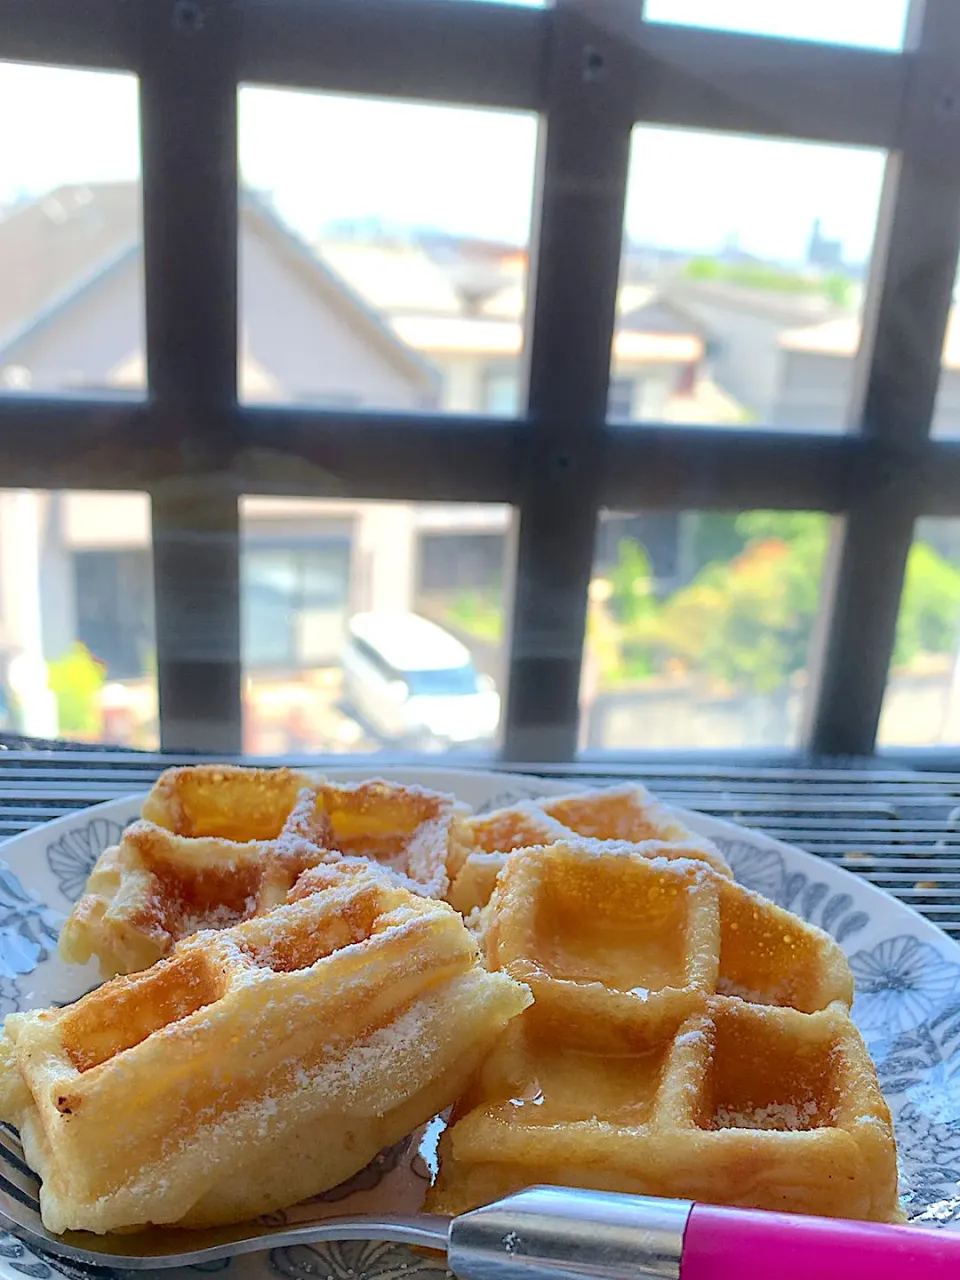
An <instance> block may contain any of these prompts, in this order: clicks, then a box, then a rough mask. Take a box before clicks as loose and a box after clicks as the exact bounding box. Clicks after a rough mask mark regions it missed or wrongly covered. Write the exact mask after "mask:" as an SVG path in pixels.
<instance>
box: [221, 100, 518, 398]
mask: <svg viewBox="0 0 960 1280" xmlns="http://www.w3.org/2000/svg"><path fill="white" fill-rule="evenodd" d="M535 144H536V123H535V121H534V119H533V118H532V117H530V116H522V115H516V114H508V113H506V112H494V111H470V110H465V109H463V108H454V107H435V106H420V105H414V104H410V103H396V102H382V101H375V100H371V99H358V98H340V97H333V96H330V95H326V94H318V93H292V92H290V91H288V90H280V89H263V88H253V87H245V88H244V89H242V90H241V93H240V163H241V174H242V179H243V187H242V190H241V196H240V315H241V325H240V347H239V353H238V354H239V374H238V376H239V380H240V394H241V398H242V399H244V400H249V401H252V402H268V403H269V402H277V403H282V402H284V401H288V400H291V399H296V400H300V401H304V400H310V401H311V402H312V403H314V404H315V405H317V406H318V407H327V408H331V409H333V408H358V409H392V410H396V411H397V412H398V413H400V412H405V413H410V412H416V411H420V412H424V411H428V412H440V411H442V410H447V411H450V412H455V413H483V412H493V413H497V414H506V415H510V414H513V413H516V412H517V408H518V404H517V368H518V362H519V358H520V352H521V347H522V333H523V322H524V311H525V307H526V280H527V250H528V246H529V237H530V208H531V200H532V190H533V168H534V148H535ZM305 155H309V156H310V158H311V159H310V163H309V164H304V156H305ZM491 358H496V359H497V360H498V361H499V366H498V367H499V373H498V375H497V376H498V379H499V380H498V382H497V383H496V384H495V386H494V389H493V390H492V391H489V390H488V383H487V369H488V367H489V364H490V361H491ZM488 394H493V395H494V396H495V404H494V405H488V404H487V398H488Z"/></svg>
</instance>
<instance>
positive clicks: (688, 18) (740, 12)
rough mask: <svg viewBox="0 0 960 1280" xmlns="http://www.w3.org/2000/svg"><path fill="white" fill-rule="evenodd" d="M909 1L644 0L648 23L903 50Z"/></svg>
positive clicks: (644, 12) (644, 10) (644, 13)
mask: <svg viewBox="0 0 960 1280" xmlns="http://www.w3.org/2000/svg"><path fill="white" fill-rule="evenodd" d="M908 2H909V0H868V3H866V4H864V3H863V0H807V3H806V4H784V3H782V2H781V3H776V0H774V3H771V2H770V0H644V6H643V16H644V17H645V18H646V19H647V20H648V21H649V22H676V23H683V24H684V25H685V26H694V27H714V28H718V29H719V30H721V31H742V32H745V33H747V34H749V35H764V36H788V37H793V38H794V39H797V40H822V41H828V42H833V43H836V44H851V45H862V46H863V47H864V48H873V49H899V48H900V47H901V45H902V44H903V30H904V24H905V22H906V17H907V5H908Z"/></svg>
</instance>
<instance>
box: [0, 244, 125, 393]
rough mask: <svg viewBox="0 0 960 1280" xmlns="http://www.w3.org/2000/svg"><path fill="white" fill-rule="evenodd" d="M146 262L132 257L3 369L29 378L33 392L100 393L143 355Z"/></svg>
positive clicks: (41, 331) (26, 342)
mask: <svg viewBox="0 0 960 1280" xmlns="http://www.w3.org/2000/svg"><path fill="white" fill-rule="evenodd" d="M143 305H144V304H143V261H142V259H141V258H140V257H139V255H138V256H135V257H132V258H131V259H130V260H129V261H127V262H125V263H124V264H123V265H122V266H120V267H117V269H116V270H115V271H113V272H111V273H110V274H109V275H107V276H105V277H104V279H103V280H102V281H101V282H100V283H99V284H98V286H97V287H96V288H95V289H90V290H89V291H88V292H87V293H85V294H83V295H82V297H81V298H80V299H78V300H77V302H76V305H74V306H71V307H69V308H65V309H64V310H63V311H62V312H61V313H60V314H59V315H57V316H56V317H54V318H53V319H51V320H50V322H49V323H47V324H45V325H44V326H43V327H42V328H39V329H37V331H36V332H35V333H34V334H32V335H31V336H30V337H28V338H27V339H25V340H24V341H23V342H21V343H18V344H17V345H16V347H14V348H13V349H12V351H11V352H10V354H9V355H8V356H6V357H5V363H6V364H10V365H22V366H23V367H25V368H26V369H27V370H29V372H30V388H29V389H30V390H31V391H34V392H36V391H65V390H79V389H81V388H84V387H87V388H91V387H92V388H102V387H104V386H106V385H107V384H108V383H109V382H110V380H111V377H110V375H111V373H112V371H113V369H114V368H115V367H116V366H117V365H118V364H120V363H121V361H124V360H126V359H128V358H129V357H130V356H131V355H133V354H134V353H135V352H138V351H142V350H143V349H144V315H143Z"/></svg>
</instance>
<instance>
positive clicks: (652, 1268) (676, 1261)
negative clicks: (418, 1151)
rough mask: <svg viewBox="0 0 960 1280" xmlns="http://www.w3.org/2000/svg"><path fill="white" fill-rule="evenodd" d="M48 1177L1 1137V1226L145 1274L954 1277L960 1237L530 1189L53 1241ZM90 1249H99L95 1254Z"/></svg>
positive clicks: (677, 1279) (705, 1279) (599, 1279)
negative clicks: (206, 1269)
mask: <svg viewBox="0 0 960 1280" xmlns="http://www.w3.org/2000/svg"><path fill="white" fill-rule="evenodd" d="M39 1187H40V1183H39V1180H38V1179H37V1177H36V1175H35V1174H34V1173H33V1171H32V1170H31V1169H30V1167H29V1165H28V1164H27V1163H26V1161H25V1160H24V1158H23V1151H22V1148H21V1147H20V1144H19V1140H18V1138H17V1137H16V1135H15V1133H12V1132H11V1131H10V1130H9V1129H7V1128H3V1129H0V1223H2V1219H3V1218H5V1219H6V1220H7V1221H6V1223H5V1224H3V1225H6V1227H7V1229H8V1230H9V1231H10V1232H11V1233H13V1234H14V1235H16V1236H18V1237H20V1238H21V1239H23V1240H24V1241H26V1242H27V1243H28V1244H29V1245H30V1246H31V1247H33V1248H34V1249H37V1250H39V1251H41V1252H43V1253H47V1254H49V1255H51V1256H53V1257H61V1258H69V1259H71V1260H73V1261H75V1262H83V1263H88V1264H94V1265H100V1266H110V1267H115V1268H116V1267H119V1268H121V1269H123V1270H131V1271H142V1270H153V1269H160V1268H167V1267H185V1266H192V1265H196V1264H197V1263H203V1262H212V1261H214V1260H216V1259H217V1258H229V1257H234V1256H236V1255H238V1254H242V1253H254V1252H257V1251H259V1250H264V1249H272V1248H277V1247H280V1246H288V1245H294V1244H316V1243H318V1242H320V1241H322V1240H389V1241H393V1242H395V1243H398V1244H415V1245H424V1246H426V1247H427V1248H430V1249H437V1250H439V1251H440V1252H443V1253H445V1254H446V1258H447V1266H448V1267H449V1268H450V1270H451V1271H452V1272H454V1273H455V1274H456V1275H458V1276H460V1277H462V1278H463V1280H574V1277H576V1278H577V1280H624V1277H630V1280H735V1277H742V1276H743V1275H746V1274H752V1273H755V1274H766V1273H767V1272H769V1273H770V1274H776V1275H777V1277H778V1280H809V1277H810V1276H811V1275H816V1276H817V1278H818V1280H855V1278H856V1277H860V1276H867V1275H869V1276H870V1277H871V1280H902V1277H903V1276H905V1275H922V1276H923V1277H924V1280H947V1277H948V1276H949V1277H950V1278H951V1280H956V1277H957V1276H958V1275H960V1235H951V1234H947V1233H945V1232H935V1231H922V1230H919V1229H917V1228H915V1227H889V1226H877V1225H875V1224H872V1223H862V1222H843V1221H838V1220H836V1219H827V1218H805V1217H795V1216H790V1215H787V1214H776V1213H757V1212H752V1211H750V1210H742V1209H723V1208H717V1207H715V1206H713V1205H700V1204H697V1205H695V1204H692V1203H691V1202H690V1201H688V1200H658V1199H653V1198H651V1197H648V1196H625V1195H615V1194H613V1193H611V1192H603V1191H583V1190H574V1189H572V1188H569V1187H533V1188H531V1189H530V1190H528V1191H521V1192H518V1193H517V1194H516V1195H513V1196H508V1197H507V1198H506V1199H505V1200H499V1201H497V1202H496V1203H494V1204H490V1205H485V1206H483V1208H480V1209H474V1210H473V1211H472V1212H470V1213H465V1214H462V1215H461V1216H460V1217H458V1218H453V1219H447V1218H439V1217H434V1216H432V1215H430V1214H411V1215H383V1216H362V1217H353V1218H323V1219H318V1220H317V1221H316V1222H311V1223H301V1224H299V1225H298V1226H296V1227H288V1226H269V1225H267V1224H265V1223H249V1222H245V1223H241V1224H240V1225H239V1226H235V1227H218V1228H215V1229H211V1230H200V1231H185V1230H178V1229H176V1228H165V1229H152V1230H148V1231H143V1232H138V1233H137V1234H136V1235H103V1236H95V1235H90V1234H87V1233H85V1232H72V1233H67V1234H66V1235H62V1236H55V1235H52V1234H51V1233H50V1232H48V1231H47V1230H46V1229H45V1227H44V1225H43V1223H42V1221H41V1219H40V1201H39V1199H38V1192H39ZM90 1246H93V1247H92V1248H91V1247H90Z"/></svg>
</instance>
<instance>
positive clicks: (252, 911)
mask: <svg viewBox="0 0 960 1280" xmlns="http://www.w3.org/2000/svg"><path fill="white" fill-rule="evenodd" d="M468 925H469V928H468V927H467V926H468ZM61 952H62V954H63V956H64V958H65V959H67V960H70V961H72V962H78V963H83V962H86V961H87V960H89V959H91V958H92V957H96V958H97V960H98V961H99V963H100V967H101V970H102V972H103V973H104V975H105V976H106V977H108V978H110V981H108V982H106V983H105V984H104V985H103V986H102V987H100V988H99V989H97V990H96V991H93V992H91V993H90V994H89V995H87V996H85V997H84V998H83V999H81V1000H80V1001H78V1002H77V1003H76V1004H75V1005H72V1006H68V1007H66V1008H63V1009H56V1010H48V1011H43V1012H32V1013H24V1014H15V1015H11V1016H10V1017H9V1018H8V1019H7V1021H6V1024H5V1029H4V1033H3V1035H2V1036H0V1119H3V1120H6V1121H7V1122H9V1123H12V1124H14V1125H16V1126H17V1127H18V1128H19V1129H20V1130H21V1134H22V1137H23V1142H24V1148H25V1151H26V1154H27V1157H28V1159H29V1161H30V1163H31V1164H32V1165H33V1167H34V1168H35V1169H36V1170H37V1171H38V1172H39V1173H40V1175H41V1177H42V1178H43V1188H42V1191H41V1201H42V1208H43V1215H44V1221H45V1222H46V1223H47V1225H48V1227H49V1228H50V1229H51V1230H54V1231H62V1230H67V1229H73V1228H80V1229H86V1230H92V1231H110V1230H115V1229H119V1228H129V1227H137V1226H143V1225H145V1224H148V1223H155V1224H177V1225H185V1226H198V1225H212V1224H218V1223H224V1222H232V1221H239V1220H242V1219H244V1218H248V1217H252V1216H255V1215H257V1214H261V1213H264V1212H268V1211H270V1210H272V1209H275V1208H279V1207H282V1206H285V1205H289V1204H292V1203H295V1202H296V1201H298V1200H300V1199H303V1198H305V1197H308V1196H311V1195H314V1194H317V1193H319V1192H322V1191H324V1190H326V1189H328V1188H330V1187H332V1186H334V1185H335V1184H336V1183H338V1182H340V1181H341V1180H343V1179H345V1178H347V1177H349V1176H351V1175H352V1174H353V1173H355V1172H357V1171H358V1170H359V1169H361V1168H362V1167H363V1165H364V1164H366V1163H367V1162H368V1161H369V1160H370V1159H371V1158H372V1157H373V1156H374V1155H375V1154H376V1152H377V1151H378V1150H379V1149H380V1148H381V1147H383V1146H385V1145H388V1144H391V1143H394V1142H396V1141H398V1140H399V1139H400V1138H402V1137H403V1136H404V1135H405V1134H407V1133H408V1132H410V1131H411V1130H413V1129H414V1128H416V1127H417V1126H418V1125H419V1124H421V1123H423V1122H424V1121H426V1120H428V1119H430V1118H432V1117H433V1116H434V1115H435V1114H437V1113H438V1112H441V1111H444V1110H446V1109H447V1108H449V1107H451V1106H453V1121H452V1124H451V1126H450V1127H449V1129H448V1131H447V1132H446V1134H445V1135H444V1138H443V1141H442V1143H441V1156H442V1163H441V1172H440V1176H439V1179H438V1181H437V1183H436V1185H435V1187H434V1188H433V1189H432V1191H431V1204H430V1207H432V1208H433V1209H435V1210H436V1211H438V1212H443V1213H456V1212H460V1211H462V1210H465V1209H468V1208H471V1207H474V1206H475V1205H478V1204H481V1203H484V1202H486V1201H489V1200H491V1199H494V1198H496V1197H498V1196H500V1195H502V1194H505V1193H507V1192H509V1191H513V1190H515V1189H517V1188H519V1187H522V1186H525V1185H529V1184H530V1183H533V1182H554V1183H565V1184H568V1185H578V1186H586V1187H596V1188H600V1189H611V1190H621V1191H637V1192H643V1193H646V1194H659V1195H677V1196H683V1197H688V1198H700V1199H704V1200H708V1201H715V1202H720V1203H732V1204H740V1205H748V1206H754V1207H763V1208H780V1209H787V1210H794V1211H799V1212H819V1213H828V1214H836V1215H843V1216H851V1217H863V1218H872V1219H881V1220H895V1219H897V1218H898V1216H899V1209H898V1204H897V1199H896V1170H895V1158H896V1153H895V1148H894V1143H893V1137H892V1131H891V1127H890V1119H889V1113H888V1111H887V1108H886V1105H885V1103H884V1101H883V1098H882V1096H881V1094H880V1091H879V1087H878V1085H877V1080H876V1073H875V1071H874V1068H873V1065H872V1063H871V1062H870V1060H869V1058H868V1056H867V1054H866V1051H865V1050H864V1047H863V1045H862V1043H861V1041H860V1039H859V1036H858V1034H857V1032H856V1030H855V1028H854V1026H853V1024H852V1022H851V1020H850V1017H849V1008H850V1003H851V1000H852V995H853V984H852V978H851V974H850V970H849V967H848V966H847V964H846V961H845V960H844V958H843V956H842V954H841V953H840V951H839V949H838V948H837V947H836V945H835V944H834V943H833V941H832V940H831V939H830V938H829V937H827V935H825V934H823V933H821V932H820V931H819V930H817V929H815V928H813V927H812V926H810V925H807V924H805V923H804V922H802V921H801V920H799V919H797V918H796V917H795V916H792V915H790V914H789V913H787V912H785V911H783V910H781V909H780V908H778V907H776V906H774V905H773V904H772V903H769V902H766V901H765V900H763V899H761V898H759V897H757V896H755V895H753V894H750V893H748V892H747V891H746V890H744V889H742V888H740V887H739V886H738V885H736V884H735V882H734V881H733V879H732V877H731V874H730V869H729V867H728V866H727V864H726V862H725V861H724V859H723V857H722V855H721V854H720V852H719V851H718V850H717V849H716V848H715V847H714V846H713V845H712V844H711V843H710V842H709V841H707V840H705V839H703V838H702V837H700V836H698V835H696V834H695V833H694V832H693V831H692V830H690V829H689V828H688V827H687V826H686V825H685V824H684V822H683V821H682V820H681V819H680V817H679V816H678V815H676V814H675V813H673V812H672V811H670V810H668V809H666V808H664V807H663V806H661V805H660V804H658V803H657V802H656V801H655V800H654V799H653V797H652V796H650V795H649V793H647V792H646V791H644V789H643V788H641V787H637V786H630V787H622V788H616V789H613V790H608V791H604V792H588V793H582V794H577V795H572V796H566V797H561V798H549V799H544V800H530V801H526V802H523V803H521V804H519V805H516V806H512V807H510V808H506V809H500V810H497V811H494V812H492V813H487V814H483V815H473V814H470V812H469V811H468V810H467V809H466V807H465V806H463V805H460V804H458V803H457V802H456V801H454V800H453V799H452V798H451V797H449V796H444V795H439V794H436V793H433V792H429V791H426V790H423V789H421V788H417V787H405V786H399V785H395V784H391V783H386V782H381V781H371V782H363V783H356V784H338V783H333V782H330V781H327V780H322V779H320V780H318V779H316V778H312V777H310V776H309V775H306V774H303V773H299V772H297V771H295V770H291V769H277V770H259V769H238V768H230V767H226V766H223V767H221V766H198V767H196V768H193V769H174V770H170V771H168V772H167V773H166V774H164V775H163V776H162V777H161V778H160V780H159V781H158V783H157V784H156V786H155V787H154V789H153V791H152V792H151V794H150V796H149V797H148V799H147V800H146V802H145V803H144V806H143V810H142V819H141V820H140V821H139V822H137V823H134V824H133V825H132V826H131V827H129V828H128V829H127V830H126V832H125V833H124V836H123V839H122V840H121V841H120V843H119V845H118V846H117V847H116V848H113V849H109V850H107V851H106V852H105V853H104V854H103V855H102V856H101V858H100V859H99V861H98V862H97V864H96V866H95V867H94V869H93V871H92V873H91V876H90V879H89V881H88V884H87V888H86V892H85V893H84V895H83V897H82V898H81V900H80V901H79V902H78V903H77V905H76V907H75V909H74V911H73V913H72V915H71V917H70V919H69V921H68V922H67V925H66V926H65V928H64V930H63V933H62V936H61Z"/></svg>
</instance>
